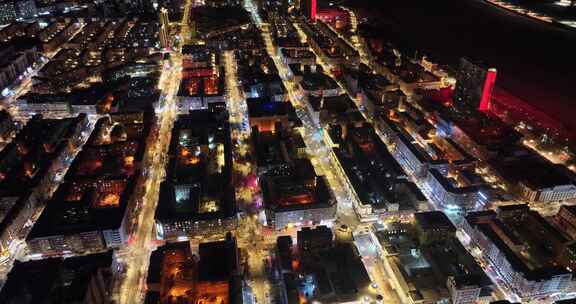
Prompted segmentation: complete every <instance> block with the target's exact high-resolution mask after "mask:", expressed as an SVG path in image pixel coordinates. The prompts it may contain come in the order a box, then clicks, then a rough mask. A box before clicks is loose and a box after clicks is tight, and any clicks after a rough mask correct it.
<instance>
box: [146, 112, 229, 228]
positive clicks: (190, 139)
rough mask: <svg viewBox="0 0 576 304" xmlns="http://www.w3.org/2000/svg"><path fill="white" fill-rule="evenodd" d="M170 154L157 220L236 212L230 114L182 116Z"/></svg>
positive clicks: (161, 189)
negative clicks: (227, 115) (228, 118)
mask: <svg viewBox="0 0 576 304" xmlns="http://www.w3.org/2000/svg"><path fill="white" fill-rule="evenodd" d="M169 157H170V160H169V163H168V168H167V173H166V176H167V179H166V181H165V182H163V183H162V185H161V188H160V203H159V204H158V207H157V209H156V215H155V218H156V219H157V220H160V221H171V220H185V219H186V220H190V219H197V220H199V219H215V218H225V217H231V216H233V215H234V214H235V212H236V203H235V198H234V187H233V185H232V177H231V175H232V150H231V137H230V126H229V123H228V120H227V117H226V118H224V117H221V116H219V115H217V114H216V113H212V112H210V111H209V110H199V111H193V112H191V113H190V114H187V115H179V116H178V119H177V121H176V122H175V125H174V127H173V129H172V139H171V142H170V150H169Z"/></svg>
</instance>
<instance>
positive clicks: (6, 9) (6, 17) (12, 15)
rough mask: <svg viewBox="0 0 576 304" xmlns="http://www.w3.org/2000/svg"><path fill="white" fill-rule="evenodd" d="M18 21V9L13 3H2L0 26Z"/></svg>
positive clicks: (0, 3)
mask: <svg viewBox="0 0 576 304" xmlns="http://www.w3.org/2000/svg"><path fill="white" fill-rule="evenodd" d="M14 19H16V7H15V6H14V2H13V1H1V2H0V25H2V24H8V23H10V22H12V21H14Z"/></svg>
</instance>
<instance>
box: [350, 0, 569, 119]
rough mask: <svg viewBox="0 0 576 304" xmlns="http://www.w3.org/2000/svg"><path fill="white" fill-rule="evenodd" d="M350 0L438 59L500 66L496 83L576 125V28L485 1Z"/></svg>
mask: <svg viewBox="0 0 576 304" xmlns="http://www.w3.org/2000/svg"><path fill="white" fill-rule="evenodd" d="M348 2H349V3H348V5H349V6H350V7H358V8H367V9H363V10H361V11H362V14H363V15H364V16H369V17H377V18H374V19H373V20H375V21H380V24H379V25H378V27H379V28H381V29H382V30H381V31H380V32H381V33H382V34H384V33H385V32H392V33H394V36H396V37H398V38H399V39H401V40H403V42H404V43H408V44H409V45H411V46H415V47H417V48H418V49H422V50H425V52H426V53H427V54H431V55H432V56H433V57H434V58H436V59H437V60H439V61H440V62H443V63H454V62H456V61H457V59H458V58H459V57H461V56H467V57H470V58H472V59H475V60H479V61H483V62H486V63H488V64H490V65H492V66H494V67H496V68H498V70H499V75H498V80H497V85H499V86H501V87H504V88H505V89H507V90H509V91H511V92H512V93H513V94H515V95H518V96H520V97H522V98H525V99H527V100H528V101H530V103H532V104H533V105H534V106H536V107H537V108H540V109H541V110H544V111H545V112H546V113H548V114H549V115H550V116H553V117H556V118H558V119H560V120H561V121H563V122H564V123H566V124H567V125H569V126H571V127H572V128H573V129H576V121H575V120H574V119H573V117H572V116H573V115H571V114H573V113H576V112H575V111H576V90H575V89H574V82H575V80H576V58H575V55H576V31H571V30H568V29H563V28H559V27H556V26H552V25H548V24H545V23H541V22H538V21H535V20H532V19H529V18H527V17H523V16H519V15H517V14H514V13H512V12H509V11H506V10H504V9H501V8H497V7H495V6H493V5H491V4H488V3H486V2H484V1H482V0H440V1H418V0H381V1H371V0H353V1H352V0H348ZM373 20H371V21H373ZM384 35H385V34H384Z"/></svg>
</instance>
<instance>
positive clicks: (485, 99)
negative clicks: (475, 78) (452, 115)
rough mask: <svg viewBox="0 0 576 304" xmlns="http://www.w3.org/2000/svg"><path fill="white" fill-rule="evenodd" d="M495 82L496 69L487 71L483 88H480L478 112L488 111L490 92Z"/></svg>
mask: <svg viewBox="0 0 576 304" xmlns="http://www.w3.org/2000/svg"><path fill="white" fill-rule="evenodd" d="M495 82H496V69H489V70H488V73H487V74H486V80H485V81H484V88H482V98H480V106H479V107H478V110H480V111H482V112H486V111H488V110H489V109H490V100H491V99H492V90H493V89H494V83H495Z"/></svg>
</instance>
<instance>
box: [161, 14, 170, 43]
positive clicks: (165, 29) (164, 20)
mask: <svg viewBox="0 0 576 304" xmlns="http://www.w3.org/2000/svg"><path fill="white" fill-rule="evenodd" d="M160 45H161V46H162V48H169V47H170V19H168V10H167V9H166V8H164V7H163V8H161V9H160Z"/></svg>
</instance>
